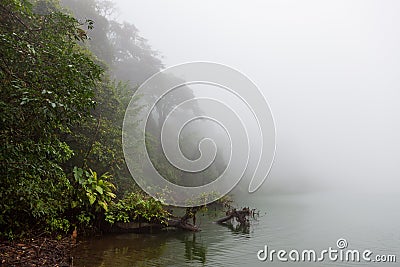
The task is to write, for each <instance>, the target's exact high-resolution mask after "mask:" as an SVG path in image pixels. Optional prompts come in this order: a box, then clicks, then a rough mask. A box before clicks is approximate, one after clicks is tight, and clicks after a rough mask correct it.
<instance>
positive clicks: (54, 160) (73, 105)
mask: <svg viewBox="0 0 400 267" xmlns="http://www.w3.org/2000/svg"><path fill="white" fill-rule="evenodd" d="M63 5H64V6H69V7H70V9H65V8H64V7H62V6H61V5H60V4H59V3H58V2H57V1H52V0H37V1H27V0H2V1H1V2H0V49H1V53H0V80H1V82H0V88H1V89H0V124H1V125H0V135H1V140H2V145H1V150H0V161H1V179H0V229H1V233H0V234H1V236H2V237H5V238H11V239H12V238H15V237H19V236H21V235H24V234H28V235H29V234H30V233H32V232H46V233H53V234H54V233H59V234H62V233H63V232H64V233H66V232H69V231H71V230H72V229H74V228H81V229H89V228H90V227H96V226H97V225H99V224H100V222H101V221H104V220H105V219H106V218H107V220H108V221H110V222H115V221H118V220H121V221H129V220H138V219H140V220H147V221H151V220H156V221H159V222H163V221H164V217H163V216H167V213H166V212H163V209H162V208H161V204H160V203H159V202H157V201H154V200H153V199H151V198H147V197H145V196H144V195H143V194H142V193H140V192H139V191H138V190H137V188H136V186H135V184H134V182H133V180H132V179H131V178H129V177H130V175H129V173H128V170H127V168H126V166H125V162H124V158H123V153H122V149H121V126H122V119H123V115H124V110H125V107H126V105H127V103H128V101H129V100H130V98H131V96H132V94H133V92H134V88H135V86H136V85H137V84H139V83H140V82H142V81H143V80H144V79H145V78H146V77H148V76H149V75H151V74H152V73H154V72H156V71H158V70H159V69H160V68H161V67H162V64H161V61H160V60H159V59H158V58H157V54H156V52H154V51H152V50H151V48H150V47H149V45H148V44H147V42H146V40H145V39H143V38H142V37H141V36H140V35H139V34H138V31H137V29H136V28H135V27H134V26H133V25H131V24H128V23H123V24H121V23H119V22H116V21H114V20H112V19H110V17H109V12H108V11H109V10H112V9H111V6H110V5H109V2H108V1H94V0H90V1H73V0H71V1H63ZM78 11H79V12H83V13H81V14H79V12H78ZM71 12H72V14H74V15H70V13H71ZM82 14H85V15H84V16H85V17H86V18H85V19H76V18H80V17H82V16H83V15H82ZM88 14H89V15H90V16H88ZM127 71H129V72H127ZM132 77H133V79H132ZM128 78H129V79H130V80H129V81H128ZM118 199H120V201H118ZM106 213H107V217H106V215H105V214H106Z"/></svg>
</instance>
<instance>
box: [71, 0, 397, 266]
mask: <svg viewBox="0 0 400 267" xmlns="http://www.w3.org/2000/svg"><path fill="white" fill-rule="evenodd" d="M115 2H116V4H117V7H118V8H119V20H121V21H122V20H126V21H129V22H131V23H134V24H135V25H136V26H137V28H138V29H140V33H141V35H142V36H145V37H146V38H147V39H148V40H149V43H150V44H151V45H152V48H153V49H155V50H158V51H160V52H161V55H162V56H163V58H162V60H163V62H164V63H165V66H166V67H170V66H174V65H177V64H181V63H184V62H192V61H210V62H217V63H221V64H226V65H228V66H231V67H233V68H235V69H237V70H239V71H241V72H243V73H244V74H245V75H247V76H248V77H249V78H250V79H251V80H252V81H253V82H254V83H255V84H256V85H257V86H258V88H259V89H260V90H261V92H262V93H263V94H264V96H265V97H266V99H267V101H268V104H269V106H270V108H271V111H272V114H273V116H274V121H275V126H276V145H277V150H276V156H275V161H274V164H273V166H272V169H271V171H270V174H269V176H268V178H267V180H266V181H265V182H264V184H263V186H262V187H261V188H260V190H258V191H257V192H255V193H254V194H249V193H248V185H249V182H250V178H251V177H250V175H248V173H246V174H245V175H244V179H243V180H242V181H241V182H240V183H239V184H238V186H237V187H236V188H235V189H234V190H233V191H232V192H231V194H232V195H233V196H234V199H235V203H236V205H237V206H238V207H242V206H250V207H255V208H257V209H259V210H260V212H261V214H262V216H261V217H260V218H259V220H258V221H255V222H253V224H252V225H251V231H249V232H240V231H235V229H228V228H224V227H221V226H219V225H216V224H213V223H212V221H213V220H214V219H215V218H217V217H218V216H221V214H217V215H216V212H215V213H214V211H211V212H210V213H211V215H210V214H205V215H204V217H202V218H200V219H199V220H200V224H201V228H202V229H203V231H202V232H200V233H196V234H193V233H176V232H167V233H164V234H161V235H158V234H149V235H122V236H118V237H117V238H115V237H113V238H110V239H103V240H94V241H91V243H89V244H88V245H87V247H85V248H84V249H83V251H82V252H81V255H78V261H79V260H81V262H83V263H86V262H87V261H85V258H87V255H92V254H95V255H96V256H97V257H98V258H99V259H100V260H98V261H96V262H95V263H93V262H91V263H88V264H87V266H100V265H101V264H104V263H109V262H115V260H116V259H117V262H118V263H119V265H120V266H124V265H126V266H130V265H132V264H136V265H139V266H140V265H143V264H144V265H149V266H160V265H165V266H176V265H179V266H185V265H187V266H218V265H221V266H237V265H245V264H246V265H248V266H259V265H260V266H262V265H266V264H267V263H261V262H259V261H258V260H257V258H256V252H257V251H258V250H259V249H262V248H263V247H264V245H266V244H268V245H270V246H271V247H273V248H274V249H281V248H283V249H287V250H290V249H317V250H318V249H326V248H327V247H329V246H335V244H336V243H335V242H336V240H338V239H339V238H342V237H344V238H346V239H347V241H348V242H349V244H350V246H351V248H354V249H371V250H373V251H374V252H376V253H381V254H385V253H392V254H395V253H398V251H399V248H400V245H399V240H400V236H399V234H398V232H399V231H398V225H399V223H400V217H399V215H398V212H396V210H397V206H398V203H399V197H398V193H400V182H399V177H400V168H399V160H400V141H399V139H398V137H399V136H400V118H399V116H400V105H399V104H398V102H399V99H400V76H399V74H400V50H399V49H398V47H400V36H399V34H398V26H399V25H400V17H399V16H398V12H399V11H400V2H398V1H394V0H393V1H361V0H355V1H344V0H339V1H317V0H305V1H295V0H293V1H251V2H248V1H247V2H245V1H227V0H222V1H178V0H171V1H162V0H160V1H155V0H149V1H137V0H135V1H128V0H116V1H115ZM148 76H149V77H150V76H151V75H150V74H149V75H148ZM147 78H148V77H147ZM183 89H188V90H189V92H190V93H189V94H188V95H185V97H202V96H207V97H216V98H223V99H224V101H225V102H226V103H227V104H228V105H230V106H232V107H234V108H235V110H236V111H238V112H240V114H241V115H242V116H243V117H244V118H245V123H246V126H247V127H246V129H247V130H248V131H249V132H250V134H254V133H256V130H257V125H255V124H254V121H252V120H251V117H252V116H251V113H249V111H248V110H247V109H246V107H245V106H244V105H243V103H242V102H241V101H239V100H238V99H237V98H235V96H234V95H232V94H229V92H226V91H224V90H218V88H217V87H215V86H209V85H190V86H188V87H185V88H183ZM185 97H184V98H185ZM172 98H173V96H172V97H171V99H172ZM178 100H179V99H178ZM181 100H182V99H181ZM162 104H163V103H162V102H161V103H160V105H162ZM169 108H170V109H172V108H173V105H171V106H170V107H169ZM213 109H214V106H211V105H207V104H206V102H203V103H201V102H198V103H197V106H196V107H195V108H194V109H193V110H181V112H182V114H185V115H186V114H187V113H189V112H192V113H193V114H196V112H199V111H205V110H208V111H210V112H218V109H216V110H213ZM156 110H157V107H156ZM158 118H159V115H158V114H157V113H154V114H153V115H152V120H153V121H150V122H149V123H148V125H147V127H149V128H150V129H153V130H154V129H156V130H154V131H157V129H158V128H157V127H159V125H160V123H158V122H157V120H158ZM178 119H179V116H178V117H177V118H176V120H178ZM190 126H191V127H187V128H184V129H183V130H182V136H181V140H180V141H181V142H182V144H184V145H182V153H183V154H184V155H185V156H186V157H187V158H188V159H191V160H195V159H197V158H199V157H200V156H201V153H199V150H198V141H199V140H201V139H202V138H205V137H211V138H212V139H213V140H214V141H215V143H216V147H217V149H218V153H219V154H218V156H217V158H216V159H217V160H216V162H215V164H214V165H212V166H211V167H210V168H209V169H208V170H207V171H208V172H206V173H205V174H203V175H201V174H196V175H197V176H196V175H195V179H198V180H196V182H193V180H190V179H193V177H191V178H190V177H189V176H185V175H186V174H184V175H182V177H183V178H184V181H185V182H188V181H189V182H188V183H185V185H188V186H198V185H199V183H200V184H201V185H203V184H206V183H208V182H210V181H212V180H213V175H214V176H215V175H216V176H218V175H219V174H221V172H223V167H224V166H225V165H226V164H227V161H228V159H229V150H230V147H229V142H228V141H229V140H228V139H229V138H228V137H229V136H228V134H227V133H226V132H225V131H224V129H223V127H220V126H219V125H218V124H214V123H213V122H212V121H206V120H198V121H196V122H193V123H192V124H191V125H190ZM253 136H255V137H254V138H251V139H249V142H250V143H251V144H253V145H255V146H257V144H259V143H260V140H261V138H260V137H257V135H256V134H255V135H253ZM244 145H245V144H243V146H244ZM236 148H238V149H239V150H242V146H241V145H239V147H236ZM210 149H211V148H210ZM158 152H159V151H156V152H155V155H158V154H159V153H158ZM261 164H263V162H261ZM250 166H251V167H254V166H255V163H254V162H252V163H250ZM178 183H179V182H178ZM207 216H211V217H207ZM212 216H214V217H212ZM210 218H211V219H210ZM156 243H157V244H160V245H155V244H156ZM138 244H139V245H138ZM99 248H100V249H99ZM155 251H156V253H155ZM120 252H121V253H120ZM85 253H86V254H85ZM397 257H399V255H397ZM268 264H269V263H268ZM274 265H278V266H287V265H286V264H285V263H279V262H275V264H274ZM308 265H309V264H299V266H308ZM324 265H332V266H337V265H342V266H354V265H356V266H361V264H355V263H326V264H325V263H324ZM315 266H319V265H318V264H315ZM371 266H380V265H377V264H376V263H374V264H371ZM393 266H394V265H393Z"/></svg>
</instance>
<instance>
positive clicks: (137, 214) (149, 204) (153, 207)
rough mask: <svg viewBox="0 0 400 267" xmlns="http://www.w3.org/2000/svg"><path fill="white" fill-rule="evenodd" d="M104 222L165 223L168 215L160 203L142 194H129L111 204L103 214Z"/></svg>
mask: <svg viewBox="0 0 400 267" xmlns="http://www.w3.org/2000/svg"><path fill="white" fill-rule="evenodd" d="M105 214H106V218H105V220H106V221H107V222H109V223H111V224H114V223H116V222H125V223H126V222H155V223H163V224H166V223H167V218H168V217H169V215H170V214H169V213H168V212H167V211H165V210H164V209H163V205H162V204H161V202H159V201H157V200H155V199H154V198H152V197H149V196H147V195H145V194H143V193H130V194H128V195H127V196H126V197H125V198H123V199H122V200H120V201H118V202H117V203H113V204H112V205H111V206H110V208H109V210H108V211H107V212H106V213H105Z"/></svg>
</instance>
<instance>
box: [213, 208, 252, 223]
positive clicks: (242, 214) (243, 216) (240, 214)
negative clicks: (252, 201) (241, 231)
mask: <svg viewBox="0 0 400 267" xmlns="http://www.w3.org/2000/svg"><path fill="white" fill-rule="evenodd" d="M251 214H252V210H250V209H249V208H243V209H242V210H236V209H233V210H228V211H227V212H226V216H225V217H223V218H221V219H219V220H217V221H216V223H218V224H225V223H226V222H228V221H230V220H231V219H233V218H235V219H236V220H237V221H238V222H239V223H240V224H241V225H246V224H248V223H249V220H248V219H247V216H250V215H251Z"/></svg>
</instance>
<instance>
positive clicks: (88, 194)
mask: <svg viewBox="0 0 400 267" xmlns="http://www.w3.org/2000/svg"><path fill="white" fill-rule="evenodd" d="M86 195H87V196H88V198H89V203H90V205H93V203H94V202H95V201H96V196H94V195H93V194H91V193H89V192H87V193H86Z"/></svg>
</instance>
